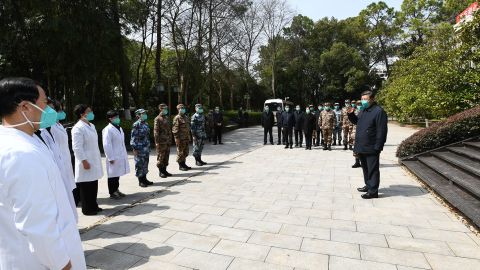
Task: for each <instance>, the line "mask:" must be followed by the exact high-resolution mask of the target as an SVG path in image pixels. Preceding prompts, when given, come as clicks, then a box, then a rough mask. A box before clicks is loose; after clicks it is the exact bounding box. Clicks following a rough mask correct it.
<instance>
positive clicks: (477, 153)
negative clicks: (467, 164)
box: [447, 146, 480, 162]
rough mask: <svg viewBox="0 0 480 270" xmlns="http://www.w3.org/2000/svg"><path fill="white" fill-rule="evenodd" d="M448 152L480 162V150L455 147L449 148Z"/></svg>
mask: <svg viewBox="0 0 480 270" xmlns="http://www.w3.org/2000/svg"><path fill="white" fill-rule="evenodd" d="M447 150H448V151H450V152H454V153H456V154H459V155H462V156H464V157H468V158H470V159H474V160H477V161H478V162H480V150H477V149H475V148H473V147H462V146H455V147H447Z"/></svg>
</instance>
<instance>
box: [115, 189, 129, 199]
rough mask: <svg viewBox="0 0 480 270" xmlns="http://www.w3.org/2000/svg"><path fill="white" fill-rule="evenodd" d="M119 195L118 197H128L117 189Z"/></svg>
mask: <svg viewBox="0 0 480 270" xmlns="http://www.w3.org/2000/svg"><path fill="white" fill-rule="evenodd" d="M117 193H118V195H120V197H126V196H127V195H125V194H123V193H122V192H121V191H120V190H118V189H117Z"/></svg>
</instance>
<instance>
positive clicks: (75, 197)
mask: <svg viewBox="0 0 480 270" xmlns="http://www.w3.org/2000/svg"><path fill="white" fill-rule="evenodd" d="M75 186H77V187H76V188H75V189H74V190H72V194H73V200H74V201H75V205H76V206H78V204H79V203H80V189H79V188H78V184H75Z"/></svg>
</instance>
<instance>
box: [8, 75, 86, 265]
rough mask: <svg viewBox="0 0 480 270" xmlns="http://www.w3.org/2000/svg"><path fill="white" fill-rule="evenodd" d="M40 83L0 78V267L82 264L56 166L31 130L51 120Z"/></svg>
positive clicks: (82, 257) (53, 117) (51, 114)
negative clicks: (0, 122) (0, 124)
mask: <svg viewBox="0 0 480 270" xmlns="http://www.w3.org/2000/svg"><path fill="white" fill-rule="evenodd" d="M46 103H47V98H46V95H45V92H44V91H43V89H42V88H40V87H38V86H37V85H36V84H35V82H34V81H32V80H30V79H26V78H6V79H3V80H1V81H0V117H1V118H2V123H3V126H0V270H23V269H35V270H37V269H39V270H46V269H62V270H69V269H75V270H83V269H86V265H85V258H84V254H83V250H82V244H81V240H80V235H79V233H78V229H77V226H76V221H75V217H74V215H73V213H72V210H71V208H70V206H69V202H68V198H67V193H66V191H65V188H64V184H63V180H62V177H61V175H60V171H59V169H58V167H57V165H56V164H55V162H54V161H53V158H52V155H51V154H50V153H49V152H48V150H47V151H46V149H47V148H46V147H45V146H44V145H42V144H43V143H42V142H41V141H40V140H38V139H36V138H35V137H33V133H34V131H35V130H38V129H39V128H46V127H48V126H51V125H53V124H55V120H56V112H55V110H53V109H52V108H50V107H48V106H47V105H46Z"/></svg>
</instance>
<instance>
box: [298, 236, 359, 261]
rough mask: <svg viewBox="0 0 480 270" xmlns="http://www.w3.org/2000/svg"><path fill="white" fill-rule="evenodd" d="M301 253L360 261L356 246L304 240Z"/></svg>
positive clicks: (357, 246)
mask: <svg viewBox="0 0 480 270" xmlns="http://www.w3.org/2000/svg"><path fill="white" fill-rule="evenodd" d="M301 250H302V251H307V252H312V253H320V254H326V255H334V256H341V257H348V258H354V259H360V247H359V245H357V244H350V243H343V242H334V241H328V240H318V239H309V238H305V239H304V240H303V243H302V248H301Z"/></svg>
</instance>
